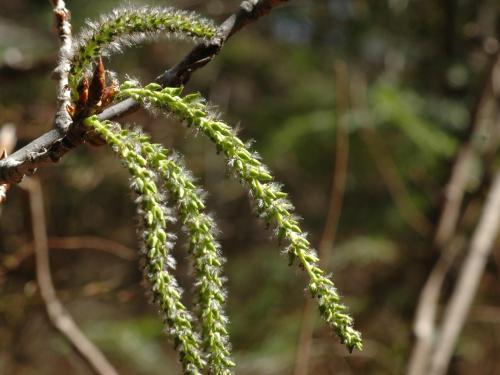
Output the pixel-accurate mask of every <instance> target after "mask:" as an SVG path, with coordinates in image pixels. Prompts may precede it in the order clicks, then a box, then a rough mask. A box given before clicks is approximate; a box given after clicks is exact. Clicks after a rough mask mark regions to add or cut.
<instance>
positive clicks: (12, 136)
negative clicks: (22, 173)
mask: <svg viewBox="0 0 500 375" xmlns="http://www.w3.org/2000/svg"><path fill="white" fill-rule="evenodd" d="M16 142H17V136H16V127H15V126H14V125H13V124H5V125H4V126H2V128H0V160H2V159H4V158H6V157H7V155H8V154H10V153H11V152H12V150H13V149H14V147H16ZM9 188H10V184H0V205H1V204H2V203H3V202H5V200H6V199H7V191H8V190H9ZM1 213H2V211H1V207H0V214H1Z"/></svg>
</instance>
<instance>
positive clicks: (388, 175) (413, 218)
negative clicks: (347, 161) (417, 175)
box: [352, 73, 432, 238]
mask: <svg viewBox="0 0 500 375" xmlns="http://www.w3.org/2000/svg"><path fill="white" fill-rule="evenodd" d="M352 88H353V90H352V98H353V103H354V105H355V106H356V107H357V108H358V109H363V108H365V106H366V97H367V83H366V78H365V77H363V76H362V75H361V74H359V73H358V74H356V75H355V76H354V79H353V85H352ZM363 125H364V126H363V127H362V128H361V137H362V139H363V141H364V142H365V144H366V145H367V147H368V151H369V152H370V155H371V156H372V158H373V159H374V161H375V165H376V167H377V169H378V172H379V173H380V176H381V177H382V180H383V182H384V184H385V186H386V187H387V190H388V191H389V194H390V196H391V198H392V200H393V201H394V204H395V205H396V208H397V210H398V212H399V215H400V216H401V218H402V219H403V220H404V221H405V222H406V223H407V224H408V225H409V226H410V227H411V228H412V229H413V230H414V231H415V232H417V233H418V234H419V235H421V236H422V237H423V238H426V237H428V236H429V234H430V232H431V228H432V225H431V223H430V222H429V220H428V219H427V217H426V216H425V215H424V214H423V213H421V212H420V211H419V210H418V208H417V207H416V206H415V205H414V204H413V202H412V200H411V198H410V194H409V192H408V190H407V189H406V186H405V183H404V181H403V179H402V177H401V176H400V174H399V172H398V168H397V166H396V164H395V162H394V160H393V159H392V158H391V153H390V151H389V149H388V147H387V145H386V144H385V142H384V140H383V139H382V138H381V137H380V136H379V135H378V133H377V132H376V131H375V130H374V129H373V127H372V126H370V125H371V124H363Z"/></svg>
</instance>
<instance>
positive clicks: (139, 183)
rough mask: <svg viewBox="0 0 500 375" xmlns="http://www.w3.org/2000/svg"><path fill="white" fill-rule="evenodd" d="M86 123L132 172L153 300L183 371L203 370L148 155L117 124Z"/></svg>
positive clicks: (191, 318) (197, 371) (146, 270)
mask: <svg viewBox="0 0 500 375" xmlns="http://www.w3.org/2000/svg"><path fill="white" fill-rule="evenodd" d="M83 123H84V125H85V126H87V127H89V128H90V129H92V130H93V131H94V132H96V133H97V134H98V135H99V136H101V137H102V138H103V139H104V140H105V141H106V143H107V144H108V146H110V147H111V148H112V149H113V151H114V152H115V153H116V154H117V155H118V157H119V158H120V159H121V160H122V162H123V163H124V164H125V166H126V167H127V169H128V171H129V173H130V176H131V186H132V189H133V190H134V192H135V193H136V194H137V200H136V203H137V205H138V212H139V217H140V220H141V236H142V239H143V242H144V248H143V256H144V259H145V263H146V265H145V269H144V274H145V278H146V279H147V280H148V282H149V283H150V285H151V289H152V296H153V300H154V302H155V303H157V304H158V305H159V306H160V310H161V313H162V315H163V319H164V322H165V325H166V327H167V329H168V332H169V334H170V335H171V336H172V337H173V339H174V344H175V346H176V348H177V350H178V351H179V355H180V360H181V362H182V365H183V368H184V373H186V374H192V375H194V374H197V375H199V374H202V373H203V372H202V371H203V368H204V366H205V361H204V359H203V356H202V352H201V350H200V348H201V340H200V338H199V337H198V335H196V333H195V331H194V323H193V321H194V319H193V317H192V316H191V314H190V313H189V311H188V310H187V309H186V307H185V306H184V305H183V304H182V302H181V294H182V291H181V289H180V288H179V286H178V285H177V282H176V280H175V278H174V277H173V276H172V275H171V274H170V272H169V271H168V268H172V267H173V264H175V262H174V260H173V259H172V258H171V256H170V254H169V249H170V248H171V246H172V244H171V243H170V240H169V236H168V235H167V233H166V232H165V227H166V224H167V220H168V217H167V215H166V213H165V209H164V207H163V206H162V203H161V202H162V197H161V195H160V193H159V191H158V188H157V185H156V176H155V174H154V172H152V171H151V170H150V169H149V168H148V167H147V161H146V159H145V158H144V157H142V156H141V155H139V154H138V153H137V152H136V150H135V148H134V147H133V146H132V145H130V144H128V143H126V142H124V141H123V137H121V136H120V134H119V133H117V132H115V131H113V130H112V129H113V127H115V124H113V123H110V122H101V121H99V120H98V119H97V117H95V116H92V117H89V118H87V119H85V120H84V122H83Z"/></svg>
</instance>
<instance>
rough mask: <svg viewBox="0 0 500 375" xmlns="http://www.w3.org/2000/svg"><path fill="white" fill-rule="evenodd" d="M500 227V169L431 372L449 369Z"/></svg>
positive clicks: (448, 308)
mask: <svg viewBox="0 0 500 375" xmlns="http://www.w3.org/2000/svg"><path fill="white" fill-rule="evenodd" d="M499 230H500V171H498V172H497V174H496V176H495V180H494V182H493V185H492V187H491V190H490V192H489V194H488V197H487V199H486V202H485V204H484V209H483V212H482V214H481V218H480V220H479V224H478V226H477V228H476V231H475V232H474V235H473V237H472V241H471V245H470V248H469V252H468V254H467V257H466V258H465V260H464V263H463V265H462V268H461V271H460V274H459V278H458V281H457V285H456V287H455V290H454V291H453V294H452V296H451V298H450V302H449V303H448V305H447V306H446V310H445V312H444V315H443V324H442V328H441V330H440V332H439V335H438V336H437V338H436V342H435V345H434V347H435V350H434V351H433V353H432V358H431V362H430V364H431V366H430V371H429V372H427V374H428V375H442V374H444V373H445V372H446V370H447V368H448V363H449V361H450V358H451V355H452V354H453V349H454V347H455V344H456V341H457V338H458V335H459V334H460V331H461V330H462V327H463V325H464V323H465V319H466V317H467V314H468V312H469V309H470V307H471V304H472V301H473V299H474V296H475V294H476V292H477V289H478V288H479V281H480V280H481V276H482V275H483V272H484V268H485V266H486V261H487V259H488V255H489V254H490V252H491V250H492V248H493V245H494V242H495V240H496V238H497V237H498V233H499Z"/></svg>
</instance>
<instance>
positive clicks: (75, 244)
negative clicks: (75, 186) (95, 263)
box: [2, 236, 137, 270]
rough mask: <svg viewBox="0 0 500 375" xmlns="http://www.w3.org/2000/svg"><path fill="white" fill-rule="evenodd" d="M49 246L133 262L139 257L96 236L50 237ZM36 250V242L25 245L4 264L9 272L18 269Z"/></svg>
mask: <svg viewBox="0 0 500 375" xmlns="http://www.w3.org/2000/svg"><path fill="white" fill-rule="evenodd" d="M47 246H48V247H49V249H50V250H82V249H88V250H97V251H102V252H105V253H108V254H111V255H114V256H116V257H118V258H121V259H124V260H127V261H132V260H134V259H135V258H136V256H137V253H136V252H135V251H134V250H133V249H131V248H129V247H127V246H125V245H122V244H121V243H119V242H115V241H111V240H108V239H106V238H101V237H95V236H74V237H49V238H47ZM34 250H35V243H34V242H30V243H27V244H24V245H22V246H21V247H20V248H18V249H17V250H16V251H14V253H13V254H11V255H9V256H7V257H5V258H4V259H3V262H2V263H3V264H4V266H5V268H7V269H9V270H12V269H16V268H18V267H19V265H20V264H21V263H22V262H23V261H24V260H25V259H26V258H28V257H29V256H30V255H32V254H34Z"/></svg>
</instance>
